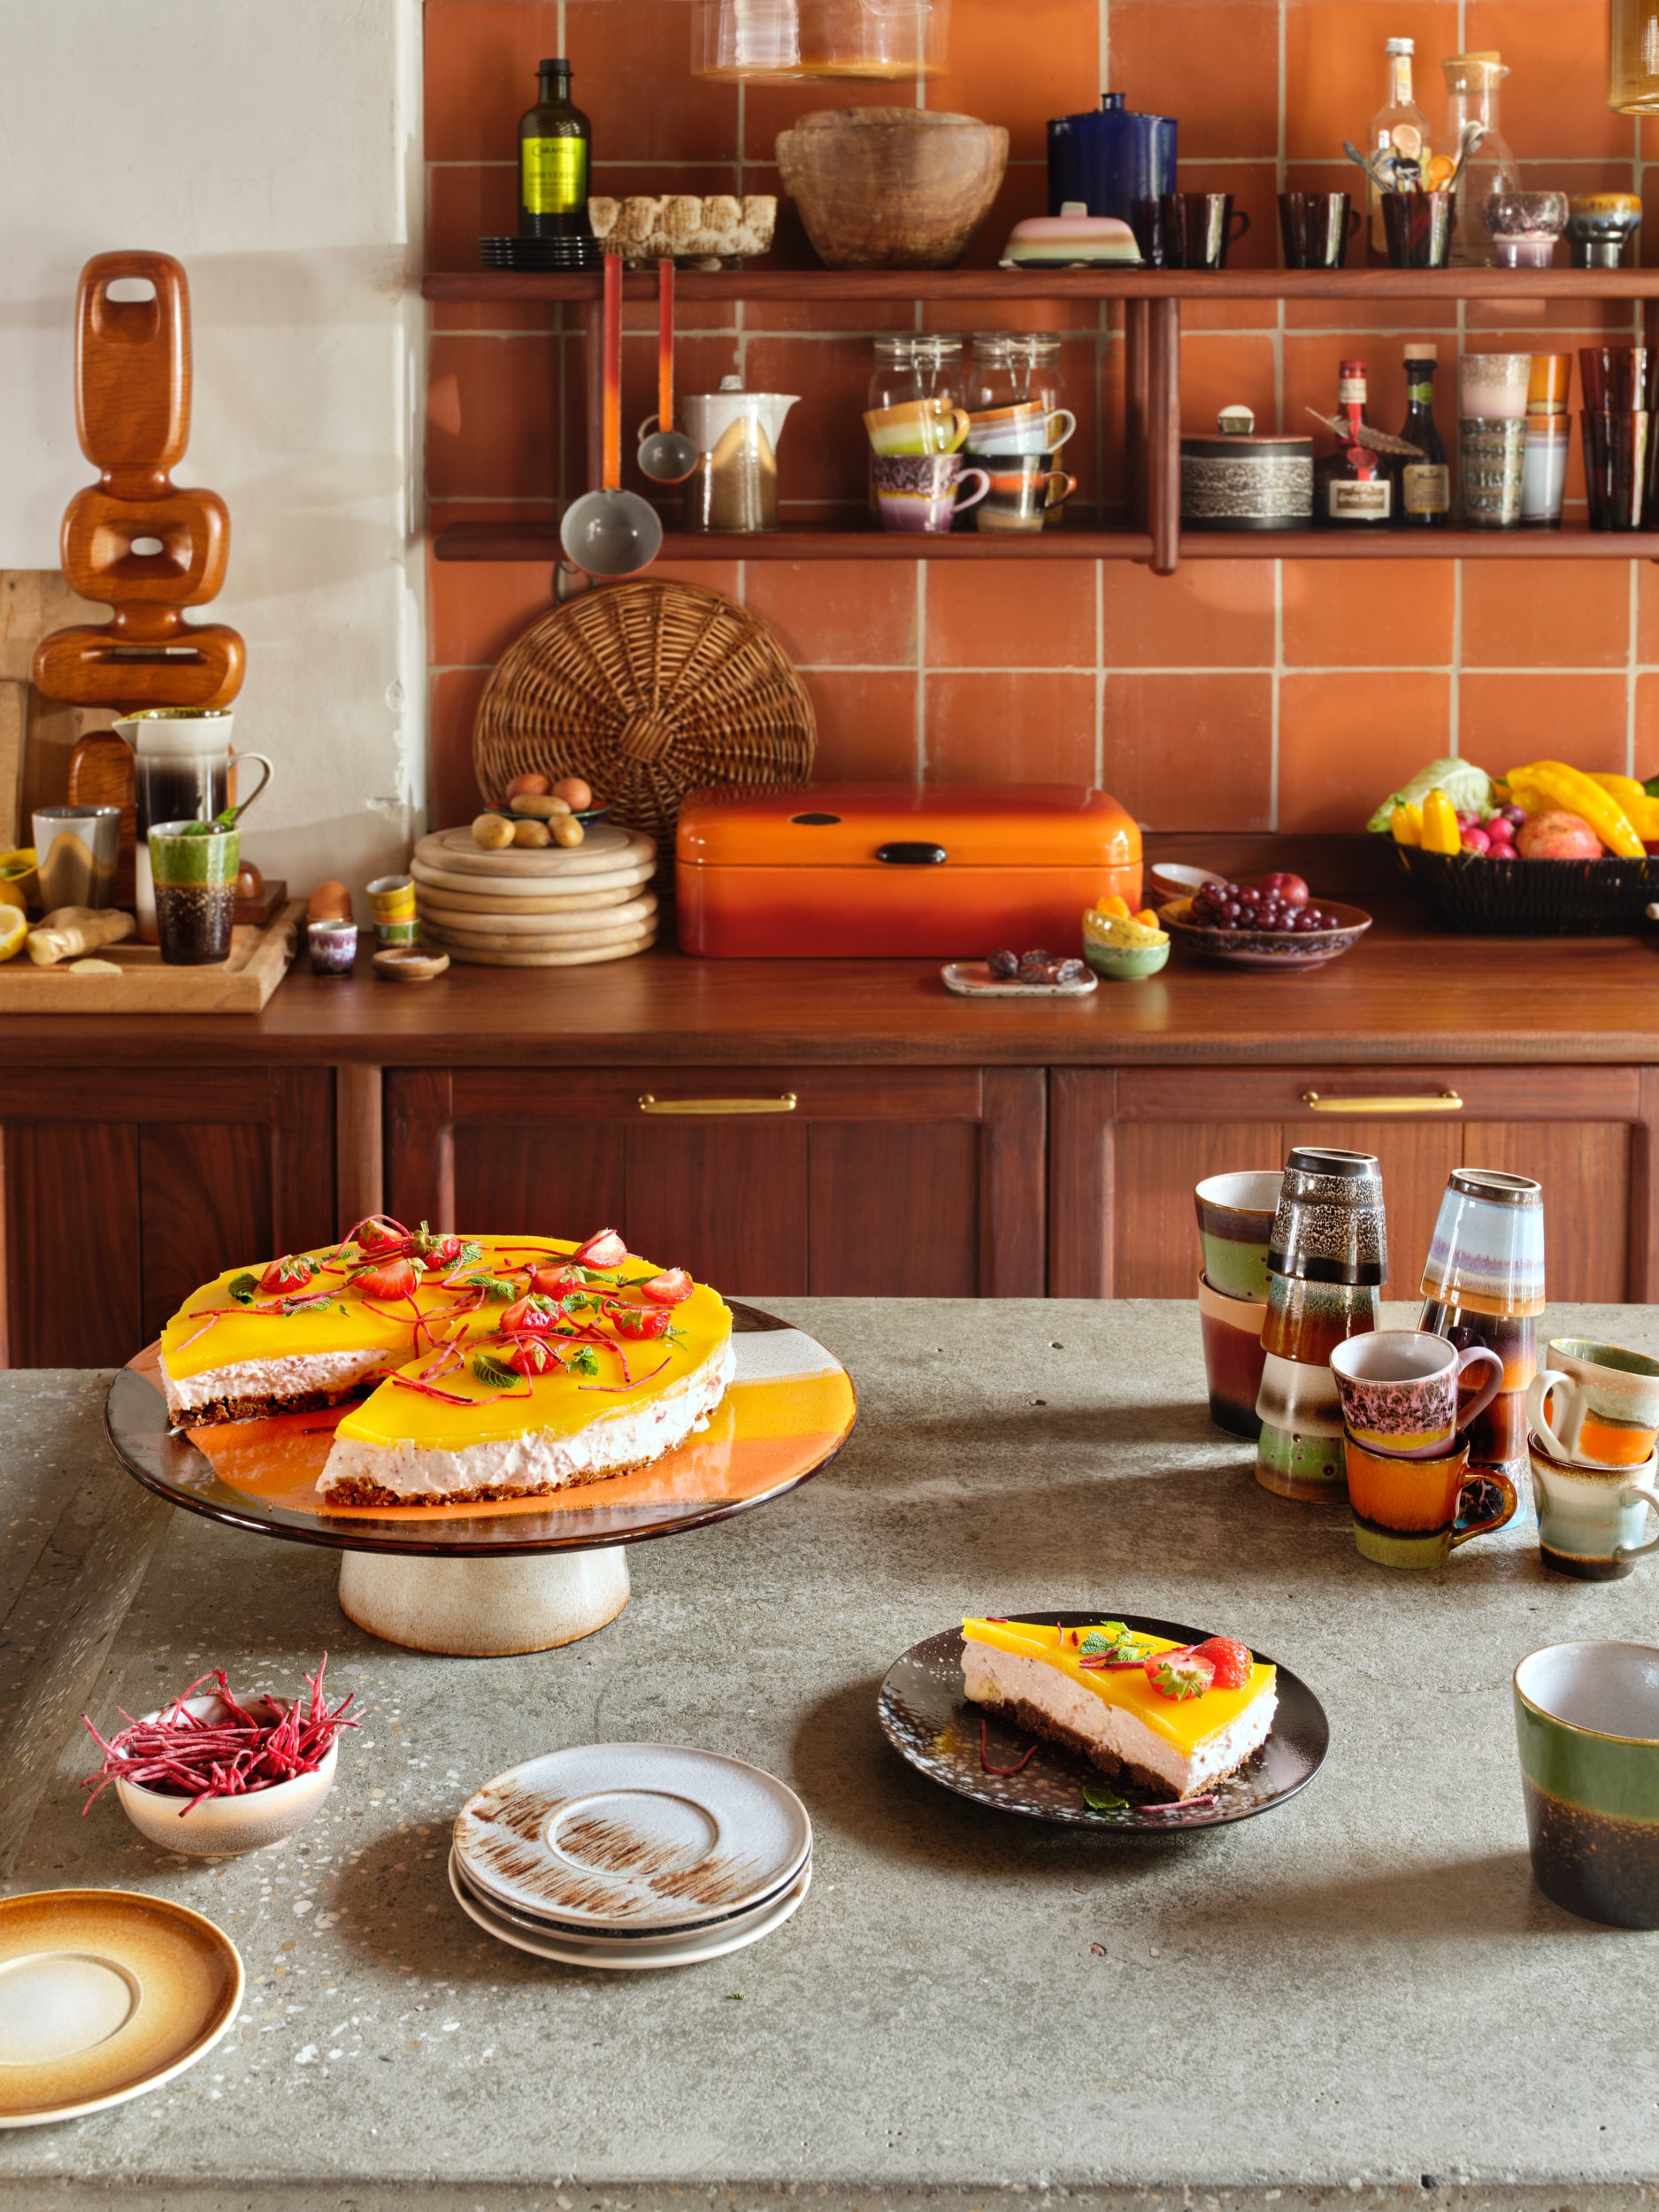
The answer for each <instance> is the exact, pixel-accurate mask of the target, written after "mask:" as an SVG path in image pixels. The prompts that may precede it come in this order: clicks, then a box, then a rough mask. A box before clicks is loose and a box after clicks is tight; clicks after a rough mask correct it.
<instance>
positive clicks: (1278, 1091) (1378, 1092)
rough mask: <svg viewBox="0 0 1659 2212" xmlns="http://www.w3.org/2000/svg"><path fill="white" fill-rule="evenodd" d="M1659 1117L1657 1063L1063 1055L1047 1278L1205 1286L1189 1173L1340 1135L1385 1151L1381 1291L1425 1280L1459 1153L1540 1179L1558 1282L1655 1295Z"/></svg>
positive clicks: (1566, 1288)
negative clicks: (1122, 1062)
mask: <svg viewBox="0 0 1659 2212" xmlns="http://www.w3.org/2000/svg"><path fill="white" fill-rule="evenodd" d="M1454 1101H1455V1104H1454ZM1655 1122H1659V1071H1653V1070H1648V1069H1637V1068H1582V1067H1531V1068H1497V1067H1480V1068H1468V1067H1465V1068H1457V1067H1438V1066H1437V1067H1409V1068H1399V1067H1392V1068H1382V1069H1370V1068H1351V1067H1348V1068H1297V1069H1290V1068H1236V1067H1228V1068H1156V1069H1155V1068H1146V1069H1120V1070H1118V1071H1111V1070H1110V1069H1106V1070H1097V1069H1065V1070H1056V1071H1055V1073H1054V1076H1053V1079H1052V1109H1051V1130H1050V1141H1051V1147H1052V1175H1051V1184H1050V1193H1049V1243H1050V1264H1049V1279H1050V1286H1051V1288H1052V1289H1053V1291H1054V1293H1055V1294H1056V1295H1057V1296H1060V1295H1066V1296H1074V1297H1094V1298H1100V1297H1112V1296H1117V1297H1121V1298H1190V1297H1192V1296H1193V1295H1194V1292H1195V1286H1196V1283H1197V1278H1198V1269H1199V1253H1198V1238H1197V1231H1196V1227H1195V1225H1194V1218H1193V1186H1194V1183H1196V1182H1198V1181H1200V1180H1201V1179H1202V1178H1203V1177H1204V1176H1206V1175H1215V1174H1219V1173H1221V1172H1222V1171H1225V1170H1226V1169H1230V1168H1249V1167H1279V1166H1281V1165H1282V1164H1283V1163H1284V1159H1285V1156H1286V1152H1287V1151H1288V1150H1289V1149H1290V1148H1291V1146H1292V1145H1295V1144H1327V1145H1340V1146H1342V1147H1344V1148H1348V1149H1350V1150H1354V1151H1360V1152H1374V1153H1376V1155H1377V1156H1378V1157H1379V1159H1380V1160H1381V1162H1382V1166H1383V1191H1384V1197H1385V1201H1386V1207H1387V1219H1388V1260H1389V1276H1388V1281H1387V1283H1386V1286H1385V1287H1384V1295H1385V1297H1392V1298H1408V1299H1409V1298H1415V1297H1417V1294H1418V1286H1419V1282H1420V1278H1421V1273H1422V1267H1423V1261H1424V1257H1425V1254H1426V1252H1427V1250H1428V1242H1429V1233H1430V1231H1431V1229H1432V1226H1433V1222H1434V1216H1435V1213H1436V1210H1437V1209H1438V1207H1439V1204H1440V1194H1441V1192H1442V1190H1443V1189H1444V1188H1445V1184H1446V1178H1447V1176H1448V1174H1449V1173H1450V1172H1451V1171H1452V1169H1453V1168H1455V1167H1460V1166H1461V1167H1495V1168H1505V1169H1509V1170H1510V1171H1513V1172H1515V1173H1517V1174H1522V1175H1532V1176H1535V1177H1536V1178H1537V1179H1538V1180H1539V1181H1540V1182H1541V1183H1542V1184H1543V1186H1544V1224H1545V1248H1546V1260H1545V1264H1546V1270H1547V1276H1548V1286H1549V1294H1550V1296H1551V1297H1552V1298H1555V1299H1590V1300H1612V1301H1619V1300H1624V1299H1638V1300H1648V1299H1652V1298H1654V1297H1655V1295H1659V1269H1656V1263H1659V1240H1655V1233H1654V1188H1653V1175H1652V1160H1653V1143H1654V1132H1655Z"/></svg>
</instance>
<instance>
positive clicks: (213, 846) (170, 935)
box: [150, 822, 242, 968]
mask: <svg viewBox="0 0 1659 2212" xmlns="http://www.w3.org/2000/svg"><path fill="white" fill-rule="evenodd" d="M241 843H242V840H241V833H239V832H238V831H236V830H234V829H226V828H222V827H221V826H219V824H218V823H215V822H157V824H156V825H155V826H153V828H152V829H151V830H150V873H151V875H152V876H153V877H154V878H155V884H156V932H157V936H158V937H159V938H160V940H161V956H162V958H163V959H164V960H165V961H166V962H167V963H168V964H169V965H171V966H173V967H184V968H202V967H211V966H213V965H216V964H218V963H219V962H221V961H225V960H228V959H229V958H230V946H231V932H232V930H233V928H234V926H235V920H236V872H237V870H238V868H239V867H240V865H241Z"/></svg>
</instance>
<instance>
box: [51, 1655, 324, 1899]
mask: <svg viewBox="0 0 1659 2212" xmlns="http://www.w3.org/2000/svg"><path fill="white" fill-rule="evenodd" d="M325 1664H326V1661H325ZM322 1678H323V1669H322V1667H320V1666H319V1668H318V1670H317V1672H316V1674H315V1675H307V1676H306V1678H305V1682H306V1689H307V1692H308V1694H307V1695H304V1696H302V1697H299V1698H294V1699H288V1698H274V1697H270V1696H260V1697H254V1698H250V1699H249V1700H248V1701H247V1702H246V1703H245V1704H244V1703H242V1701H240V1700H239V1699H238V1698H236V1697H235V1696H234V1694H233V1693H232V1691H231V1689H230V1686H229V1684H228V1683H227V1681H226V1678H225V1677H224V1675H223V1674H222V1673H214V1674H206V1675H203V1676H202V1677H201V1678H200V1679H199V1680H198V1681H196V1682H193V1683H192V1684H191V1685H190V1687H189V1689H188V1690H187V1691H186V1692H185V1693H184V1694H183V1695H182V1696H181V1697H178V1698H175V1699H174V1700H173V1703H172V1704H171V1705H166V1706H164V1707H162V1708H161V1709H160V1710H158V1711H157V1712H154V1713H146V1714H145V1715H144V1716H143V1717H142V1719H140V1720H136V1721H134V1720H130V1719H129V1720H128V1721H127V1726H126V1727H125V1728H123V1729H122V1730H121V1732H120V1733H119V1735H117V1736H114V1737H112V1738H111V1740H109V1741H108V1742H107V1743H105V1742H104V1738H103V1737H102V1736H98V1734H97V1731H96V1729H92V1732H93V1734H94V1735H95V1736H96V1737H97V1740H98V1742H99V1743H100V1744H101V1745H103V1747H104V1764H103V1767H102V1768H101V1769H100V1770H99V1771H98V1772H97V1773H96V1774H95V1775H90V1776H88V1780H87V1787H88V1790H90V1792H91V1793H92V1794H91V1796H90V1797H88V1801H87V1806H86V1808H85V1809H87V1810H89V1809H90V1808H91V1804H92V1801H93V1799H94V1798H96V1796H97V1795H98V1793H99V1792H100V1791H101V1790H102V1789H103V1787H104V1785H105V1784H106V1783H109V1782H113V1783H114V1785H115V1793H116V1795H117V1796H118V1797H119V1800H120V1803H121V1809H122V1811H123V1812H124V1813H125V1814H126V1815H127V1818H128V1819H129V1820H130V1821H131V1822H132V1824H133V1825H134V1828H136V1829H137V1831H138V1832H139V1834H140V1835H141V1836H142V1837H143V1838H144V1839H145V1840H146V1841H147V1842H150V1843H154V1844H157V1845H159V1846H160V1847H161V1848H162V1849H163V1850H164V1851H178V1852H182V1853H183V1854H185V1855H186V1856H188V1857H190V1858H232V1857H234V1856H236V1855H239V1854H240V1853H242V1852H244V1851H261V1850H264V1849H265V1847H267V1846H268V1845H271V1844H273V1843H281V1842H282V1841H284V1839H286V1838H288V1836H291V1835H293V1834H294V1833H295V1832H296V1830H298V1829H300V1828H303V1826H304V1825H305V1824H306V1822H307V1821H308V1820H310V1819H311V1818H312V1817H313V1816H314V1815H315V1814H316V1813H318V1812H319V1810H320V1809H321V1807H322V1804H323V1801H324V1799H325V1798H326V1796H327V1795H328V1793H329V1791H330V1790H331V1789H332V1788H333V1787H334V1771H335V1768H336V1766H337V1765H338V1763H339V1754H340V1741H339V1737H340V1731H341V1730H342V1728H355V1727H356V1726H357V1720H356V1718H355V1717H348V1716H347V1714H346V1710H345V1709H346V1707H347V1706H348V1705H349V1703H350V1702H351V1699H350V1697H349V1696H347V1697H346V1698H344V1699H342V1701H341V1702H340V1703H339V1704H338V1705H337V1706H335V1707H334V1708H333V1709H332V1710H331V1709H330V1708H329V1705H328V1701H327V1700H326V1698H325V1696H324V1694H323V1687H322ZM205 1682H212V1683H216V1684H217V1685H218V1688H217V1689H216V1690H215V1691H212V1692H211V1693H209V1694H205V1695H198V1694H197V1693H198V1692H200V1690H201V1688H202V1684H203V1683H205ZM123 1718H126V1716H125V1715H124V1716H123ZM87 1725H88V1728H92V1724H91V1722H90V1721H88V1723H87ZM129 1775H140V1776H142V1780H129V1779H128V1776H129Z"/></svg>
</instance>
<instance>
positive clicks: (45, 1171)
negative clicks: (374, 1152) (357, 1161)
mask: <svg viewBox="0 0 1659 2212" xmlns="http://www.w3.org/2000/svg"><path fill="white" fill-rule="evenodd" d="M332 1081H333V1079H332V1077H331V1075H330V1073H329V1071H327V1070H326V1069H315V1068H310V1069H289V1068H250V1069H234V1070H231V1069H190V1068H177V1067H166V1068H142V1067H141V1068H125V1067H124V1068H121V1069H120V1070H119V1071H117V1072H116V1073H115V1074H114V1075H113V1076H111V1071H109V1070H108V1069H105V1068H85V1069H45V1070H41V1071H27V1070H18V1069H15V1068H14V1069H13V1070H12V1071H10V1072H9V1073H8V1076H7V1079H6V1088H5V1097H4V1106H3V1107H0V1181H3V1182H4V1244H3V1245H0V1252H3V1254H4V1262H3V1264H0V1361H3V1362H4V1364H5V1365H7V1366H11V1367H119V1366H120V1365H121V1364H122V1363H123V1362H125V1361H127V1360H128V1359H130V1358H131V1357H132V1356H133V1354H134V1352H136V1351H138V1350H139V1349H140V1348H142V1346H143V1345H144V1344H146V1343H148V1342H149V1340H150V1338H152V1337H153V1336H154V1335H155V1334H156V1333H157V1330H158V1329H159V1328H160V1327H161V1325H162V1323H163V1322H164V1321H165V1319H166V1318H167V1317H168V1315H169V1314H170V1313H173V1311H174V1310H176V1309H177V1308H178V1307H179V1305H180V1303H181V1302H183V1300H184V1299H186V1298H187V1297H188V1295H189V1294H190V1293H191V1291H193V1290H195V1289H196V1287H197V1286H198V1285H199V1284H201V1283H204V1282H205V1281H206V1280H207V1279H208V1278H209V1277H210V1276H211V1275H216V1274H218V1273H219V1271H220V1270H221V1269H223V1268H227V1267H232V1266H234V1265H235V1264H236V1263H238V1262H240V1261H246V1260H256V1259H261V1258H264V1259H269V1258H270V1257H272V1256H273V1255H274V1254H277V1253H280V1252H295V1251H299V1250H302V1249H303V1248H304V1247H305V1246H307V1245H313V1244H322V1243H324V1242H326V1240H327V1239H328V1238H329V1237H331V1236H333V1235H334V1233H336V1227H337V1225H336V1223H335V1220H334V1109H333V1095H332Z"/></svg>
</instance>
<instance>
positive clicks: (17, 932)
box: [0, 906, 29, 960]
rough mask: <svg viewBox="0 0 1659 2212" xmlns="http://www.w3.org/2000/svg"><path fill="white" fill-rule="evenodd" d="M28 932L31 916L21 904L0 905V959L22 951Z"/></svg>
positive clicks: (5, 958) (8, 958)
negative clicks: (29, 916)
mask: <svg viewBox="0 0 1659 2212" xmlns="http://www.w3.org/2000/svg"><path fill="white" fill-rule="evenodd" d="M28 933H29V918H28V916H27V914H26V913H25V912H24V911H23V909H22V908H21V907H20V906H0V960H10V959H11V958H12V955H13V954H14V953H19V952H21V951H22V949H23V940H24V939H25V938H26V937H27V935H28Z"/></svg>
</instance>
